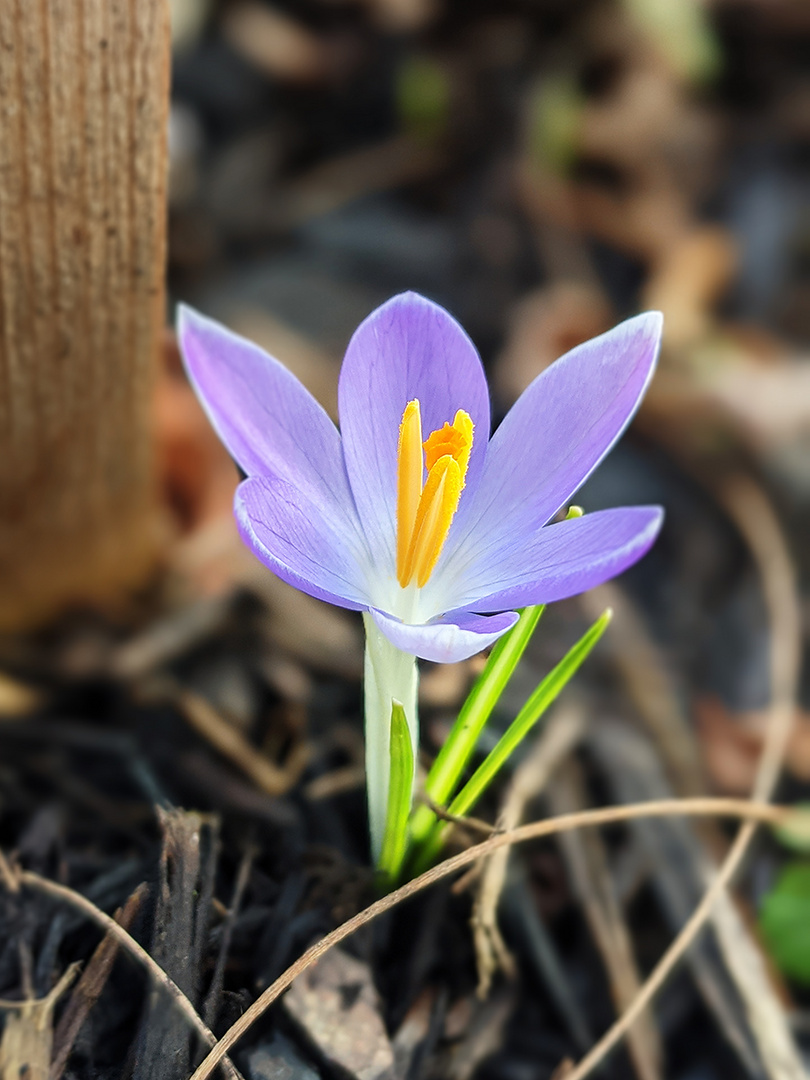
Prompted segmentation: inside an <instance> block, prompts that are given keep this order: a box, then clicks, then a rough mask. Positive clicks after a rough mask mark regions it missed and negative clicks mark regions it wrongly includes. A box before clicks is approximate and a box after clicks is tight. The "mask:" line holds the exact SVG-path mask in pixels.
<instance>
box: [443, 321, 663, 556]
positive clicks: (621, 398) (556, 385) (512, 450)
mask: <svg viewBox="0 0 810 1080" xmlns="http://www.w3.org/2000/svg"><path fill="white" fill-rule="evenodd" d="M661 324H662V317H661V314H660V313H659V312H657V311H651V312H647V314H645V315H638V316H636V317H635V318H634V319H628V320H627V321H626V322H623V323H621V325H620V326H617V327H615V328H614V329H613V330H610V331H609V332H608V333H606V334H602V335H601V336H600V337H597V338H593V339H592V340H591V341H586V342H585V343H584V344H583V345H578V346H577V347H576V348H575V349H572V350H571V351H570V352H568V353H566V355H565V356H563V357H561V358H560V359H559V360H557V361H555V362H554V363H553V364H552V365H551V366H550V367H549V368H547V369H546V370H545V371H544V372H543V373H542V374H541V375H538V377H537V378H536V379H535V380H534V382H533V383H532V384H531V385H530V386H529V387H528V388H527V389H526V390H525V391H524V392H523V394H521V396H520V398H519V399H518V400H517V402H515V404H514V406H513V407H512V409H511V410H510V411H509V413H508V415H507V416H506V418H505V419H504V421H503V423H502V424H501V425H500V427H499V428H498V430H497V431H496V432H495V434H494V435H493V437H492V440H491V442H490V444H489V448H488V450H487V457H486V462H485V466H484V472H483V475H482V477H481V483H480V485H479V487H478V491H477V492H476V494H475V504H474V506H472V507H471V509H470V512H469V514H468V516H467V518H466V521H465V524H464V529H463V530H459V531H458V532H457V533H456V536H455V542H454V544H453V546H452V548H451V547H450V546H449V543H448V549H447V550H446V552H445V555H444V561H445V563H446V564H447V565H448V568H449V566H450V563H451V561H453V562H455V561H456V560H457V559H458V560H459V561H460V562H462V563H464V562H470V561H472V560H476V559H477V557H478V555H479V553H482V552H483V551H484V550H485V549H490V550H493V549H500V548H503V547H506V546H508V545H509V544H510V542H511V541H512V539H513V537H514V536H515V535H516V533H519V534H522V535H525V534H526V533H527V532H531V531H533V530H535V529H539V528H540V527H541V526H542V525H545V523H546V522H547V521H549V520H550V519H551V518H552V517H553V516H554V514H556V513H557V511H558V510H559V509H560V508H561V507H562V506H564V505H565V503H566V502H567V501H568V500H569V499H570V498H571V496H572V495H573V494H574V492H575V491H576V490H577V489H578V488H579V487H580V486H581V485H582V483H583V482H584V481H585V480H586V479H587V477H588V476H589V475H590V474H591V473H592V472H593V470H594V469H595V468H596V466H597V465H598V464H599V462H600V461H601V460H602V458H603V457H604V456H605V454H607V452H608V451H609V450H610V448H611V447H612V446H613V444H614V443H615V442H616V440H617V439H618V438H619V436H620V435H621V433H622V432H623V431H624V429H625V428H626V427H627V424H628V423H629V421H630V419H631V417H632V416H633V413H634V412H635V410H636V408H637V407H638V404H639V402H640V401H641V398H642V396H643V394H644V391H645V390H646V388H647V385H648V383H649V381H650V379H651V377H652V373H653V369H654V367H655V361H656V357H657V355H658V347H659V343H660V338H661ZM462 532H463V536H462V535H460V534H461V533H462Z"/></svg>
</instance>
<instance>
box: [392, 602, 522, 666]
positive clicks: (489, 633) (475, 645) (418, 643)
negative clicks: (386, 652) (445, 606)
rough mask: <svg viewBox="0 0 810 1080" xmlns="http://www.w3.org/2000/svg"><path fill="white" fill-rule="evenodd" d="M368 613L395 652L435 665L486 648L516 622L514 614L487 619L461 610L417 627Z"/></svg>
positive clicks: (451, 661)
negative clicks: (407, 654) (431, 662)
mask: <svg viewBox="0 0 810 1080" xmlns="http://www.w3.org/2000/svg"><path fill="white" fill-rule="evenodd" d="M371 614H372V615H373V617H374V621H375V622H376V623H377V625H378V626H379V628H380V630H382V632H383V633H384V634H385V636H386V637H387V638H388V640H389V641H390V642H391V643H392V644H393V645H396V647H397V648H398V649H401V650H402V651H403V652H407V653H413V655H414V656H420V657H421V658H422V659H423V660H432V661H433V662H434V663H437V664H454V663H456V661H458V660H466V659H467V658H468V657H470V656H474V655H475V654H476V653H477V652H481V650H482V649H487V648H489V646H490V645H492V644H493V643H494V642H496V641H497V640H498V638H499V637H501V636H502V635H503V634H505V633H506V631H507V630H511V628H512V627H513V626H514V625H515V623H516V622H517V620H518V614H517V612H516V611H506V612H503V613H501V614H500V615H489V616H484V615H473V614H471V613H470V612H468V611H462V612H458V613H456V614H454V615H448V616H446V617H444V618H443V619H437V620H436V621H435V622H430V623H422V624H421V625H418V624H413V623H403V622H399V621H398V620H397V619H394V618H392V617H391V616H390V615H386V614H385V613H384V612H382V611H378V610H377V609H376V608H372V609H371Z"/></svg>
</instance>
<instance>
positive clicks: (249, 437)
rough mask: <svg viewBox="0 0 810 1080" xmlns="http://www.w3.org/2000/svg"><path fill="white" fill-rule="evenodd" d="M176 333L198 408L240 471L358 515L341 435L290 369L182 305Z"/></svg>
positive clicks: (236, 335)
mask: <svg viewBox="0 0 810 1080" xmlns="http://www.w3.org/2000/svg"><path fill="white" fill-rule="evenodd" d="M178 336H179V340H180V347H181V349H182V352H183V358H184V360H185V363H186V370H187V371H188V374H189V378H190V379H191V382H192V385H193V386H194V388H195V390H196V391H197V394H198V396H199V398H200V401H201V402H202V405H203V408H204V409H205V411H206V412H207V414H208V417H209V419H210V420H211V423H212V424H213V426H214V428H215V430H216V432H217V434H218V435H219V437H220V438H221V439H222V441H223V442H224V443H225V445H226V446H227V448H228V450H229V451H230V452H231V454H232V455H233V457H234V458H235V459H236V460H237V461H238V462H239V464H240V465H241V466H242V468H243V469H244V471H245V472H246V473H247V474H248V475H249V476H254V475H259V476H262V475H268V474H271V475H273V476H276V477H279V478H280V479H281V480H286V481H288V482H289V483H291V484H293V485H294V486H295V487H296V488H298V489H300V490H302V491H305V492H308V493H309V495H310V496H311V498H312V499H313V500H314V501H315V502H317V501H318V500H319V499H324V498H328V499H329V500H330V502H331V503H332V504H333V505H337V504H340V505H341V506H343V507H345V508H346V509H347V512H348V513H349V514H351V516H352V517H353V518H355V519H356V515H355V514H354V511H353V509H352V497H351V492H350V490H349V484H348V479H347V477H346V471H345V468H344V465H343V454H342V452H341V447H340V434H339V432H338V430H337V428H336V427H335V425H334V424H333V423H332V421H331V420H330V419H329V417H328V416H327V414H326V412H325V411H324V410H323V409H322V408H321V406H320V405H319V404H318V402H317V401H316V400H315V398H314V397H313V396H312V395H311V394H310V393H309V391H308V390H307V389H305V387H304V386H303V385H302V384H301V383H300V382H299V381H298V379H296V377H295V376H294V375H293V374H292V372H291V371H288V370H287V368H285V367H284V365H283V364H280V363H279V362H278V360H276V359H275V358H274V357H272V356H269V355H268V354H267V353H266V352H264V350H263V349H260V348H259V347H258V345H254V344H253V343H252V342H250V341H247V340H246V339H245V338H242V337H240V336H239V335H238V334H234V333H233V332H232V331H230V330H228V329H226V328H225V327H224V326H221V325H220V324H219V323H217V322H214V321H213V319H206V318H205V317H204V316H202V315H200V314H198V312H196V311H193V310H192V309H191V308H187V307H181V308H180V312H179V317H178Z"/></svg>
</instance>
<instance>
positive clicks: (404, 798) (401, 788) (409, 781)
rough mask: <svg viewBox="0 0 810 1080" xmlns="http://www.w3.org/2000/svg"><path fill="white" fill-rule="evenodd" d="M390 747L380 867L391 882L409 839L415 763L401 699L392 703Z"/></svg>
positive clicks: (397, 874)
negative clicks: (386, 808)
mask: <svg viewBox="0 0 810 1080" xmlns="http://www.w3.org/2000/svg"><path fill="white" fill-rule="evenodd" d="M389 747H390V760H391V772H390V775H389V780H388V812H387V815H386V819H385V839H384V840H383V846H382V851H381V852H380V861H379V864H378V867H377V869H378V870H379V871H380V873H381V874H382V875H383V877H384V878H385V879H386V881H387V882H388V883H392V882H394V881H396V879H397V878H398V877H399V873H400V870H401V868H402V862H403V860H404V858H405V850H406V847H407V843H408V817H409V815H410V812H411V793H412V791H413V765H414V763H413V743H412V742H411V733H410V731H409V729H408V721H407V719H406V717H405V710H404V709H403V707H402V705H401V704H400V703H399V702H398V701H394V702H392V703H391V734H390V739H389Z"/></svg>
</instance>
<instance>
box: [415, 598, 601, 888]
mask: <svg viewBox="0 0 810 1080" xmlns="http://www.w3.org/2000/svg"><path fill="white" fill-rule="evenodd" d="M612 617H613V612H612V611H611V609H610V608H607V609H606V610H605V611H604V612H603V613H602V614H601V615H600V616H599V618H598V619H597V620H596V622H595V623H594V624H593V625H592V626H591V627H590V628H589V629H588V630H587V631H586V632H585V633H584V634H583V635H582V637H581V638H580V639H579V641H578V642H577V643H576V644H575V645H574V646H573V647H572V648H571V649H569V651H568V652H567V653H566V654H565V656H564V657H563V658H562V660H560V662H559V663H558V664H557V665H556V666H555V667H553V668H552V670H551V671H550V672H549V673H548V675H546V677H545V678H544V679H543V680H542V681H541V682H540V683H539V685H538V686H537V688H536V689H535V691H534V693H533V694H532V695H531V697H530V698H529V699H528V701H527V702H526V704H525V705H524V706H523V708H522V709H521V710H520V712H519V713H518V715H517V716H516V717H515V719H514V720H513V721H512V723H511V724H510V725H509V727H508V728H507V730H506V731H505V732H504V734H503V735H502V736H501V738H500V739H499V740H498V742H497V743H496V745H495V746H494V747H493V748H492V750H491V751H490V753H489V754H487V756H486V758H485V759H484V761H483V762H482V763H481V764H480V765H479V766H478V768H477V769H476V770H475V772H474V773H473V775H472V776H471V777H470V779H469V780H468V781H467V783H466V784H465V785H464V787H463V788H462V789H461V791H460V792H459V793H458V795H457V796H456V797H455V798H454V799H453V800H452V802H451V803H450V805H449V807H448V812H449V813H451V814H453V815H454V816H455V817H461V816H462V815H464V814H466V813H467V812H468V811H469V810H470V809H471V808H472V807H473V806H474V805H475V803H476V802H477V801H478V800H479V799H480V798H481V796H482V795H483V794H484V792H485V791H486V789H487V788H488V787H489V785H490V784H491V783H492V781H493V780H494V779H495V777H496V776H497V774H498V773H499V772H500V770H501V768H502V767H503V765H504V764H505V763H506V761H507V760H508V759H509V757H510V756H511V755H512V753H513V752H514V751H515V750H516V749H517V747H518V746H519V745H520V743H521V742H522V741H523V740H524V739H525V738H526V736H527V735H528V734H529V732H530V731H531V730H532V728H533V727H534V726H535V724H536V723H537V722H538V720H539V719H540V718H541V716H542V715H543V713H545V711H546V710H547V709H548V708H549V706H550V705H552V704H553V702H554V701H555V700H556V699H557V698H558V697H559V695H560V693H561V692H562V691H563V689H564V688H565V687H566V686H567V685H568V683H569V682H570V681H571V679H572V678H573V677H574V675H575V674H576V673H577V671H578V670H579V668H580V667H581V666H582V664H583V663H584V662H585V660H586V659H587V658H588V656H589V655H590V653H591V651H592V650H593V648H594V646H595V645H596V643H597V642H598V641H599V639H600V638H601V637H602V634H604V632H605V630H606V629H607V627H608V625H609V624H610V620H611V619H612ZM446 832H447V825H446V824H444V823H441V822H439V823H437V824H436V826H434V828H433V829H432V830H431V833H430V835H429V837H428V838H427V840H426V841H425V842H424V843H423V845H422V849H421V851H420V853H419V858H418V869H419V870H422V869H425V868H426V867H427V866H428V865H430V863H432V862H433V860H434V859H435V857H436V856H437V854H438V853H439V851H440V850H441V846H442V843H443V842H444V836H445V834H446Z"/></svg>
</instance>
